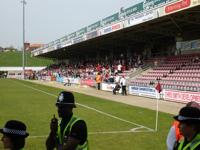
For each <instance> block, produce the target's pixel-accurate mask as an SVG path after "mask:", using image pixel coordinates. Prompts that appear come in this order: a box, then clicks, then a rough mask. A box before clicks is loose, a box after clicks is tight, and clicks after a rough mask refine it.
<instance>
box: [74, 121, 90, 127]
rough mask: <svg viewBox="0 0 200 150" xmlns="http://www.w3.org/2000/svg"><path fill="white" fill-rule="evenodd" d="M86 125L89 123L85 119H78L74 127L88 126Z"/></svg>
mask: <svg viewBox="0 0 200 150" xmlns="http://www.w3.org/2000/svg"><path fill="white" fill-rule="evenodd" d="M86 127H87V125H86V122H85V121H84V120H78V121H76V122H75V123H74V124H73V126H72V129H73V128H86Z"/></svg>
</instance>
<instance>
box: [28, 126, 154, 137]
mask: <svg viewBox="0 0 200 150" xmlns="http://www.w3.org/2000/svg"><path fill="white" fill-rule="evenodd" d="M133 129H136V130H137V128H133ZM136 130H132V129H131V130H127V131H99V132H89V133H88V134H89V135H100V134H121V133H141V132H142V133H144V132H154V131H148V130H145V131H136ZM28 138H47V135H38V136H29V137H28Z"/></svg>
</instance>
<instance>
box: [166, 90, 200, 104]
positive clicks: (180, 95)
mask: <svg viewBox="0 0 200 150" xmlns="http://www.w3.org/2000/svg"><path fill="white" fill-rule="evenodd" d="M164 99H165V100H170V101H174V102H181V103H188V102H190V101H195V102H197V103H200V92H185V91H175V90H164Z"/></svg>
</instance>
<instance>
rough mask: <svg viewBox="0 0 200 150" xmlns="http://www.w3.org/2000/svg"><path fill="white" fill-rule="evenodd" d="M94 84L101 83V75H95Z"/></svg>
mask: <svg viewBox="0 0 200 150" xmlns="http://www.w3.org/2000/svg"><path fill="white" fill-rule="evenodd" d="M96 82H97V83H101V75H97V76H96Z"/></svg>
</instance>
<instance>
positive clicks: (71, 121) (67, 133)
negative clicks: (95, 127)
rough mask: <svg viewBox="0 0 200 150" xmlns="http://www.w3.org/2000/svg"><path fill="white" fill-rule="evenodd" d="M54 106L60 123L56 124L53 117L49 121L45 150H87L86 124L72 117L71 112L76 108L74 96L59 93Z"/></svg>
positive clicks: (69, 93)
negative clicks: (55, 149)
mask: <svg viewBox="0 0 200 150" xmlns="http://www.w3.org/2000/svg"><path fill="white" fill-rule="evenodd" d="M56 106H57V108H58V115H59V117H60V118H61V121H60V122H59V123H58V120H57V119H56V118H55V116H54V117H53V118H52V120H51V123H50V130H51V131H50V134H49V136H48V138H47V141H46V148H47V150H53V149H54V148H55V147H56V148H57V150H88V140H87V126H86V123H85V121H84V120H82V119H80V118H78V117H75V116H74V115H73V111H72V110H73V108H75V107H76V105H75V102H74V95H73V94H72V93H71V92H66V91H63V92H61V93H60V94H59V96H58V98H57V102H56Z"/></svg>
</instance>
